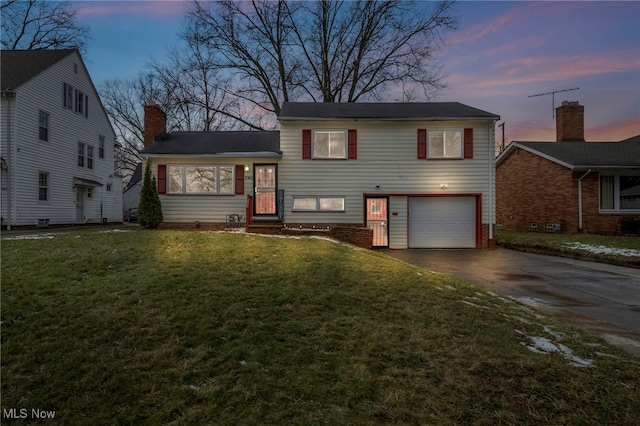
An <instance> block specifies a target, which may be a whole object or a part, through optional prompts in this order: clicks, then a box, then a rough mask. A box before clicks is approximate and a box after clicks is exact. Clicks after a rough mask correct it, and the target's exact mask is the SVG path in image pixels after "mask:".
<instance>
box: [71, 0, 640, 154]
mask: <svg viewBox="0 0 640 426" xmlns="http://www.w3.org/2000/svg"><path fill="white" fill-rule="evenodd" d="M74 6H77V7H78V8H79V20H80V22H81V23H82V24H84V25H87V26H88V27H89V28H90V31H91V36H92V40H90V42H89V43H88V46H87V51H86V53H85V55H84V59H85V63H86V65H87V67H88V68H89V72H90V74H91V76H92V78H93V80H94V83H95V84H96V86H97V87H98V88H99V87H100V86H101V85H102V83H103V82H104V81H105V80H107V79H113V78H119V79H131V78H133V77H135V76H136V75H137V74H138V73H139V72H140V71H142V70H143V69H144V67H145V65H146V64H148V63H149V62H150V60H151V59H152V58H153V59H156V60H162V59H164V57H165V56H166V51H167V49H169V48H171V47H174V46H177V45H179V43H180V40H179V37H178V33H179V31H180V28H181V27H182V25H183V23H184V13H183V10H184V7H185V2H179V1H178V2H176V1H138V2H135V1H133V2H132V1H127V2H122V1H110V2H102V1H97V2H96V1H90V2H89V1H83V2H75V3H74ZM456 10H457V12H458V15H459V17H460V21H459V29H458V30H457V31H455V32H452V33H449V34H448V35H447V37H446V45H445V46H444V47H443V49H442V50H441V52H440V53H439V55H438V60H439V62H440V63H441V64H442V65H443V66H444V70H445V72H446V73H447V74H448V76H447V78H446V80H445V82H446V83H447V85H448V88H447V89H445V90H444V91H443V92H442V93H441V94H440V96H439V97H438V98H436V99H432V100H433V101H457V102H462V103H464V104H467V105H470V106H473V107H476V108H479V109H482V110H485V111H489V112H491V113H495V114H497V115H500V116H501V118H502V120H501V121H500V122H499V123H502V122H505V130H506V132H505V139H506V142H507V143H509V142H510V141H512V140H518V141H527V140H528V141H532V140H535V141H553V140H555V121H554V120H553V118H552V113H553V108H552V96H551V95H546V96H537V97H529V96H531V95H535V94H539V93H545V92H550V91H554V90H562V89H567V88H572V87H579V89H578V90H574V91H568V92H563V93H556V94H555V106H556V107H557V106H559V105H560V104H561V102H562V101H564V100H569V101H579V102H580V104H582V105H584V107H585V138H586V139H587V141H618V140H622V139H626V138H629V137H631V136H636V135H639V134H640V1H625V2H611V1H606V2H605V1H563V2H555V1H553V2H552V1H536V2H522V1H494V2H487V1H464V2H458V4H457V6H456ZM496 133H497V136H498V137H499V138H501V134H500V129H498V128H496Z"/></svg>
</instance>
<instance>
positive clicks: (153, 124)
mask: <svg viewBox="0 0 640 426" xmlns="http://www.w3.org/2000/svg"><path fill="white" fill-rule="evenodd" d="M166 131H167V114H165V112H164V111H163V110H162V108H160V106H159V105H157V104H155V103H153V102H150V103H149V104H147V105H145V106H144V147H145V148H146V147H148V146H149V145H151V144H152V143H153V141H154V139H155V137H156V136H158V135H159V134H161V133H165V132H166Z"/></svg>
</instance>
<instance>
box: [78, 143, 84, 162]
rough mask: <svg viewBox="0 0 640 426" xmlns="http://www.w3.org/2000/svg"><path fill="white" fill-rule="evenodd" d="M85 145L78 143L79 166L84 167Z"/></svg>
mask: <svg viewBox="0 0 640 426" xmlns="http://www.w3.org/2000/svg"><path fill="white" fill-rule="evenodd" d="M84 146H85V145H84V144H83V143H82V142H78V166H79V167H84Z"/></svg>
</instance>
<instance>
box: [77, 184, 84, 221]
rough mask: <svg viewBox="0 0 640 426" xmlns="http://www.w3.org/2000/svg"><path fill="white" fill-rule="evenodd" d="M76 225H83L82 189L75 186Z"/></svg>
mask: <svg viewBox="0 0 640 426" xmlns="http://www.w3.org/2000/svg"><path fill="white" fill-rule="evenodd" d="M76 223H84V187H82V186H76Z"/></svg>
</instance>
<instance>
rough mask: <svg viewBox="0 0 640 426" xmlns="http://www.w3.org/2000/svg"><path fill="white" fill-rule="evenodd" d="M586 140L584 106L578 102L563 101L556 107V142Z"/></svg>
mask: <svg viewBox="0 0 640 426" xmlns="http://www.w3.org/2000/svg"><path fill="white" fill-rule="evenodd" d="M562 141H582V142H584V106H582V105H580V104H578V102H567V101H564V102H562V105H561V106H559V107H558V108H556V142H562Z"/></svg>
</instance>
